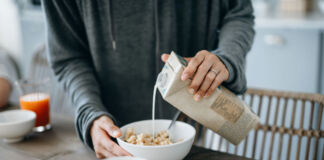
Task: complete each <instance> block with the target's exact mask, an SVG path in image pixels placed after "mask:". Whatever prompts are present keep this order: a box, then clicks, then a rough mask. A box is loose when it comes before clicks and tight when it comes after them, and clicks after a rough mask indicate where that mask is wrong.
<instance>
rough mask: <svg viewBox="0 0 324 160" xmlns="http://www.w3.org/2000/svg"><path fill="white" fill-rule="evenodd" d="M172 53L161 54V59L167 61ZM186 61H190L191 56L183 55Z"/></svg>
mask: <svg viewBox="0 0 324 160" xmlns="http://www.w3.org/2000/svg"><path fill="white" fill-rule="evenodd" d="M169 56H170V54H167V53H163V54H162V56H161V60H162V61H163V62H164V63H165V62H166V61H167V60H168V59H169ZM183 58H184V59H185V60H186V61H188V62H189V61H190V59H191V58H189V57H183Z"/></svg>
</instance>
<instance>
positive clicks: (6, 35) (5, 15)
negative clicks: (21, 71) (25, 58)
mask: <svg viewBox="0 0 324 160" xmlns="http://www.w3.org/2000/svg"><path fill="white" fill-rule="evenodd" d="M0 48H3V49H5V50H7V51H8V52H10V53H11V54H12V56H13V57H14V58H15V60H16V61H18V63H19V62H20V57H21V51H22V47H21V30H20V21H19V13H18V9H17V7H16V5H15V3H14V0H1V1H0Z"/></svg>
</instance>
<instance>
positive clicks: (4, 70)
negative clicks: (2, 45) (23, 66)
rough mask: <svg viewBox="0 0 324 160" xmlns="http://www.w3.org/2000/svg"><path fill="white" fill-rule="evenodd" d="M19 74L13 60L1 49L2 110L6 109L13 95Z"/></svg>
mask: <svg viewBox="0 0 324 160" xmlns="http://www.w3.org/2000/svg"><path fill="white" fill-rule="evenodd" d="M17 76H18V72H17V67H16V65H15V62H14V61H13V59H12V58H11V57H10V56H9V54H7V53H6V52H5V51H3V50H2V49H0V108H3V107H5V106H6V105H7V104H8V102H9V100H10V96H11V95H12V90H13V82H14V81H15V80H17Z"/></svg>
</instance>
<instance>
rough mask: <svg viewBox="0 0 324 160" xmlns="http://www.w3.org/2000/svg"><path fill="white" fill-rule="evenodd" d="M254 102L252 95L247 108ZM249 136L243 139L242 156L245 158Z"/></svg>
mask: <svg viewBox="0 0 324 160" xmlns="http://www.w3.org/2000/svg"><path fill="white" fill-rule="evenodd" d="M253 100H254V94H251V98H250V103H249V106H251V107H253V102H254V101H253ZM249 136H250V135H248V136H247V137H246V139H245V141H244V149H243V156H244V157H245V156H246V151H247V147H248V146H247V145H248V143H249Z"/></svg>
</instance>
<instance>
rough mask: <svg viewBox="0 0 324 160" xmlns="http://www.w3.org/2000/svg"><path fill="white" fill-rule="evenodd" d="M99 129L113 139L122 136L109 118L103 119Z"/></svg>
mask: <svg viewBox="0 0 324 160" xmlns="http://www.w3.org/2000/svg"><path fill="white" fill-rule="evenodd" d="M100 127H101V128H102V129H104V130H105V131H106V132H107V133H108V134H109V135H110V136H112V137H114V138H118V137H120V136H121V135H122V133H121V130H120V129H119V128H118V127H117V126H115V125H114V123H113V122H112V121H111V120H110V119H109V118H107V119H103V121H102V123H101V124H100Z"/></svg>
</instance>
